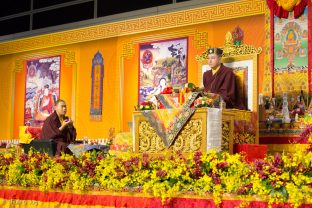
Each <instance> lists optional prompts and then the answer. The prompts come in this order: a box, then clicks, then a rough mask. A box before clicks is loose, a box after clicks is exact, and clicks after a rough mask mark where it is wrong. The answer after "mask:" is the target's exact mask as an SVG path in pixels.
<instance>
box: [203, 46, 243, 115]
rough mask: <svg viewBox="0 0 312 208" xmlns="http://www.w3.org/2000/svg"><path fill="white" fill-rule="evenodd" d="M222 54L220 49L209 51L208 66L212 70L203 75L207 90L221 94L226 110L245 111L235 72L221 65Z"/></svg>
mask: <svg viewBox="0 0 312 208" xmlns="http://www.w3.org/2000/svg"><path fill="white" fill-rule="evenodd" d="M222 53H223V51H222V49H220V48H210V49H208V65H209V66H210V68H211V70H208V71H206V72H205V73H204V75H203V83H204V87H205V90H206V91H208V92H210V93H216V94H219V95H220V96H221V97H222V99H223V100H224V102H225V103H226V108H237V109H241V110H245V106H244V104H243V102H242V99H241V97H240V92H239V88H238V84H237V83H236V79H235V74H234V72H233V70H232V69H231V68H228V67H226V66H224V65H223V64H222V63H221V57H222Z"/></svg>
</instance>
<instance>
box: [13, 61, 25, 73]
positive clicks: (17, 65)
mask: <svg viewBox="0 0 312 208" xmlns="http://www.w3.org/2000/svg"><path fill="white" fill-rule="evenodd" d="M23 61H24V60H22V59H16V60H15V67H14V71H15V72H21V71H22V70H23V66H24V65H23Z"/></svg>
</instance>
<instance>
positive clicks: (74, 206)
mask: <svg viewBox="0 0 312 208" xmlns="http://www.w3.org/2000/svg"><path fill="white" fill-rule="evenodd" d="M0 207H3V208H9V207H10V208H15V207H18V208H34V207H40V208H47V207H49V208H87V207H88V208H100V207H101V208H112V207H116V208H126V207H127V208H217V207H219V208H234V207H245V208H267V207H268V203H267V202H265V201H262V200H261V199H259V198H257V197H256V196H254V197H249V198H245V199H241V198H239V197H238V196H235V195H224V196H223V197H222V202H221V204H220V205H219V206H216V204H215V203H214V202H213V199H212V195H206V196H203V197H198V196H194V195H191V194H189V195H181V196H180V197H176V198H172V199H171V200H170V201H166V202H164V203H162V202H161V199H160V198H157V197H152V196H148V195H145V194H142V193H131V192H105V191H88V192H83V193H82V192H80V193H79V192H59V191H53V190H51V191H48V192H42V191H38V190H37V189H30V188H28V189H22V188H18V187H6V186H1V187H0ZM272 208H291V206H290V205H289V204H278V205H276V204H273V205H272ZM300 208H312V204H304V205H301V206H300Z"/></svg>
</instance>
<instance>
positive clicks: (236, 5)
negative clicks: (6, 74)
mask: <svg viewBox="0 0 312 208" xmlns="http://www.w3.org/2000/svg"><path fill="white" fill-rule="evenodd" d="M265 9H266V7H265V1H264V0H241V1H235V2H229V3H224V4H217V5H211V6H206V7H201V8H196V9H189V10H183V11H178V12H171V13H166V14H160V15H155V16H148V17H142V18H137V19H130V20H125V21H119V22H114V23H108V24H101V25H96V26H90V27H84V28H80V29H74V30H67V31H62V32H56V33H52V34H46V35H40V36H35V37H29V38H23V39H19V40H14V41H8V42H3V43H0V55H5V54H13V53H19V52H25V51H32V50H37V49H43V48H50V47H56V46H63V45H68V44H74V43H80V42H87V41H92V40H99V39H105V38H111V37H118V36H124V35H131V34H137V33H143V32H150V31H157V30H163V29H168V28H177V27H183V26H189V25H195V24H201V23H207V22H214V21H220V20H227V19H235V18H238V17H246V16H254V15H258V14H264V13H265Z"/></svg>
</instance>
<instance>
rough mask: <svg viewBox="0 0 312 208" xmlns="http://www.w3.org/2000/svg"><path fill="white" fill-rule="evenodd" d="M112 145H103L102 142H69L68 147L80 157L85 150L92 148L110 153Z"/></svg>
mask: <svg viewBox="0 0 312 208" xmlns="http://www.w3.org/2000/svg"><path fill="white" fill-rule="evenodd" d="M109 148H110V146H109V145H101V144H69V145H68V149H70V151H72V153H73V154H74V155H75V156H76V157H80V156H81V155H82V154H83V153H84V152H87V151H90V150H98V151H102V152H104V153H108V150H109Z"/></svg>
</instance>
